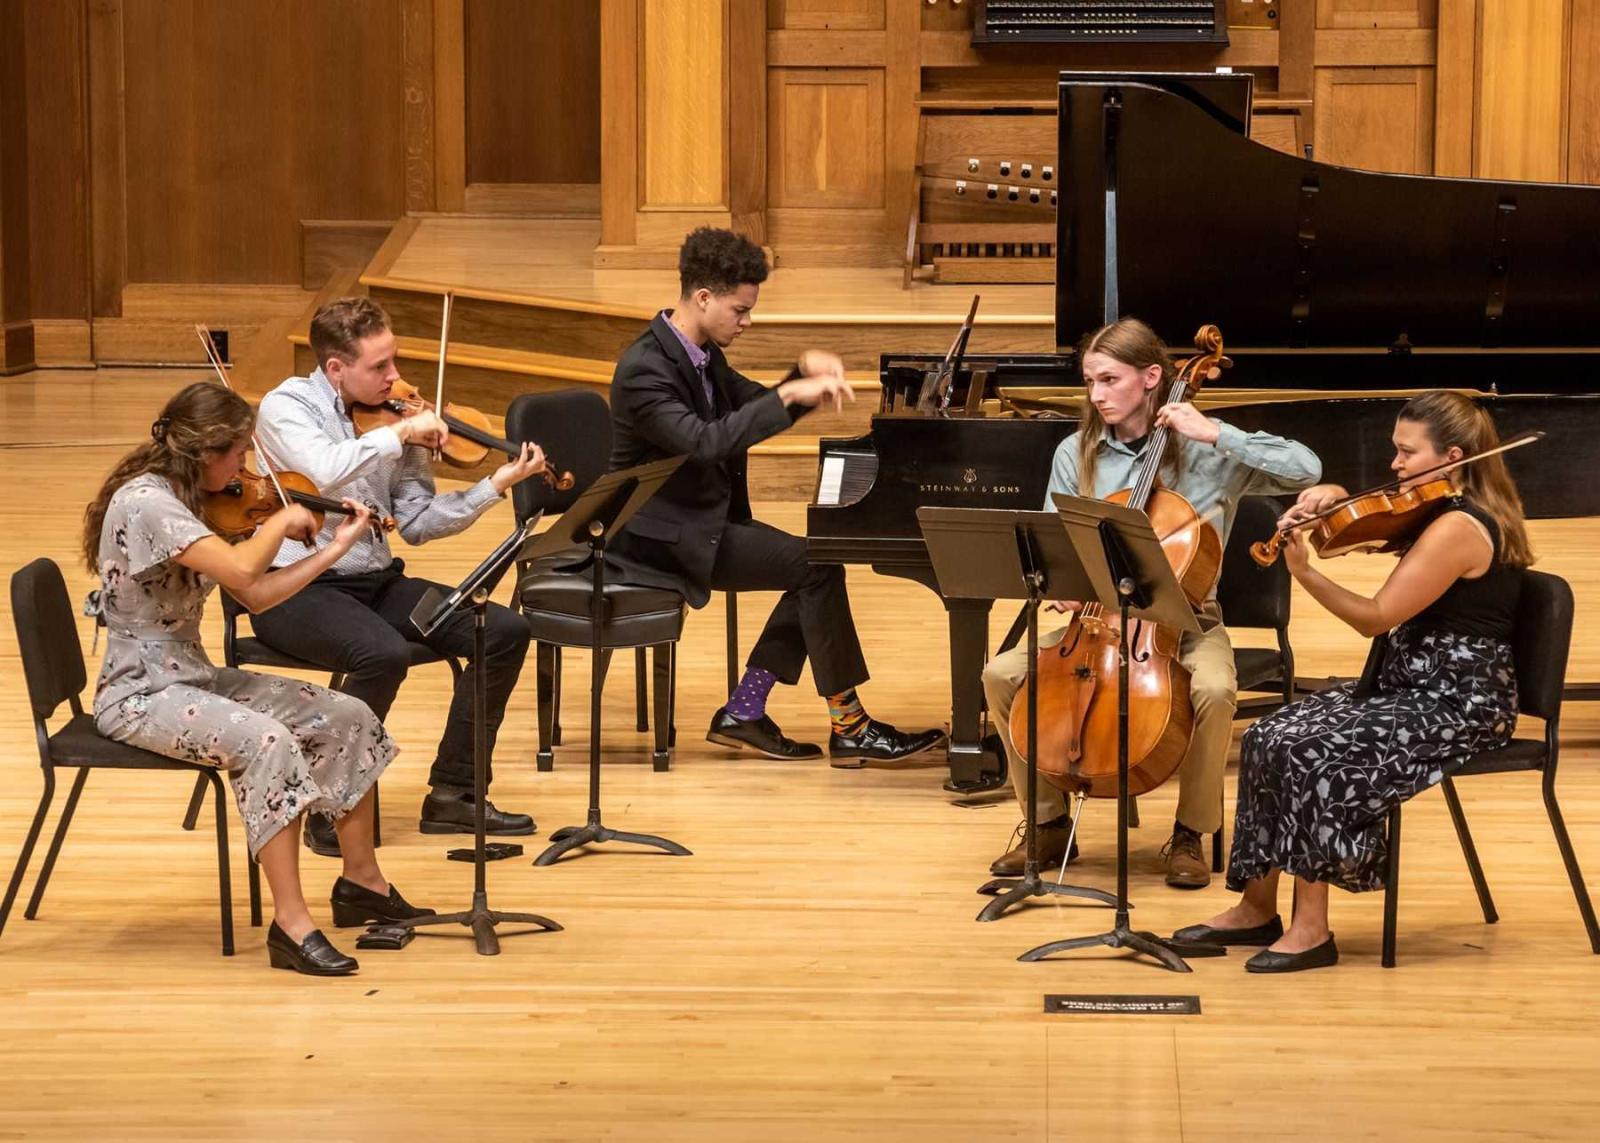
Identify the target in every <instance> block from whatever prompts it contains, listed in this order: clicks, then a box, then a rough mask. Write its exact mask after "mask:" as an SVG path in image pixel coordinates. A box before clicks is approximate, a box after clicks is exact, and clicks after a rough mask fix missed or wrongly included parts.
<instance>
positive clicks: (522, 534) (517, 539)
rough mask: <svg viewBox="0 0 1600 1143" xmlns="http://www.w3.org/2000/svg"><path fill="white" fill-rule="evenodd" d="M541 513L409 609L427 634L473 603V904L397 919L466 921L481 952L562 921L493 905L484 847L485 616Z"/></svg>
mask: <svg viewBox="0 0 1600 1143" xmlns="http://www.w3.org/2000/svg"><path fill="white" fill-rule="evenodd" d="M536 523H538V517H534V518H533V519H530V520H528V521H527V522H526V523H524V524H522V525H521V526H519V527H518V528H517V529H516V530H515V531H513V532H512V533H511V535H509V536H507V537H506V538H505V539H504V540H502V541H501V542H500V544H499V546H498V547H496V548H495V550H494V551H493V552H491V553H489V556H488V558H487V559H485V560H484V561H483V562H482V563H481V564H479V565H478V566H477V567H475V568H473V569H472V572H471V573H470V574H469V575H468V576H467V578H466V579H464V580H462V581H461V583H460V585H459V586H458V587H457V588H456V589H455V590H454V591H452V592H450V593H449V594H448V595H446V594H445V593H444V592H442V591H440V590H439V589H438V588H436V587H431V588H429V589H428V590H427V591H426V592H425V593H424V594H423V596H422V598H421V599H420V600H419V601H418V602H417V606H416V607H415V608H414V609H413V610H412V612H411V623H412V625H413V626H414V627H416V629H417V630H418V631H420V632H422V634H423V635H424V636H426V635H431V634H432V633H433V632H434V631H435V630H437V629H438V627H439V625H440V624H441V623H443V622H444V621H445V620H447V619H449V618H450V616H452V615H454V614H455V613H456V612H457V611H459V610H461V608H463V607H471V608H472V613H473V623H472V721H473V728H472V729H473V733H472V825H473V846H472V905H471V907H470V908H468V909H465V910H463V911H462V912H459V913H443V914H439V915H434V916H427V917H412V918H410V919H408V920H404V921H396V922H393V924H395V925H398V926H400V927H402V928H412V929H415V928H421V927H423V926H425V925H449V924H460V925H465V926H467V927H468V928H469V929H471V930H472V936H473V940H474V941H475V942H476V944H477V949H478V952H479V954H480V955H482V956H495V955H497V954H498V953H499V952H500V938H499V936H498V935H497V934H496V933H495V926H496V925H501V924H510V925H519V924H520V925H536V926H538V927H539V928H540V929H543V930H546V931H551V932H555V931H559V930H560V929H561V926H560V925H559V924H557V923H556V922H555V921H552V920H551V919H550V918H548V917H541V916H540V915H539V914H537V913H502V912H499V911H498V910H494V909H490V908H489V893H488V887H487V881H486V877H485V874H484V863H485V862H486V861H487V857H486V854H485V849H484V823H483V818H484V806H485V805H486V804H487V802H488V789H487V786H488V781H487V777H486V771H487V769H488V759H489V743H488V713H487V700H486V690H485V682H484V672H485V669H486V668H485V666H484V661H483V660H484V654H485V651H484V616H485V614H486V612H487V611H488V608H489V595H490V593H491V592H493V591H494V589H495V585H496V584H498V583H499V582H500V577H501V576H502V575H504V574H505V571H506V569H507V568H509V567H511V566H512V565H513V564H515V563H516V562H517V560H519V559H522V558H524V556H525V553H526V552H528V551H531V550H532V549H533V548H534V547H535V545H536V544H537V543H538V539H539V538H538V537H536V536H534V535H533V527H534V525H535V524H536Z"/></svg>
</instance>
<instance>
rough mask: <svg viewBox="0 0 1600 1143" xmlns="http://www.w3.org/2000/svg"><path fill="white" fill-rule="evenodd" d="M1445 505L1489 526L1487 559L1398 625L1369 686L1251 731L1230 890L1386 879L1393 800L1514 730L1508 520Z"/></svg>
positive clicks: (1319, 700) (1242, 759) (1297, 707)
mask: <svg viewBox="0 0 1600 1143" xmlns="http://www.w3.org/2000/svg"><path fill="white" fill-rule="evenodd" d="M1449 510H1450V511H1463V512H1467V513H1469V514H1470V515H1472V516H1473V518H1475V519H1477V520H1479V521H1481V522H1482V523H1483V524H1484V526H1485V527H1486V528H1487V529H1488V531H1489V536H1490V539H1491V540H1492V541H1493V542H1494V560H1493V562H1492V563H1491V564H1490V566H1489V570H1488V571H1487V572H1485V573H1484V574H1483V575H1482V576H1480V577H1478V578H1477V579H1472V580H1457V581H1456V582H1455V583H1454V584H1452V585H1451V586H1450V588H1449V590H1447V591H1446V592H1445V593H1444V595H1442V596H1440V597H1439V599H1438V600H1436V601H1435V602H1434V603H1433V604H1432V605H1430V606H1429V607H1428V608H1426V609H1425V610H1424V611H1422V612H1421V613H1420V614H1418V615H1416V616H1414V617H1413V618H1411V619H1410V620H1408V621H1407V622H1405V623H1403V624H1402V625H1400V626H1399V627H1397V628H1395V629H1394V630H1393V631H1391V632H1390V633H1389V642H1388V651H1387V653H1386V655H1385V656H1384V660H1383V666H1382V668H1381V670H1380V671H1379V673H1378V678H1377V680H1376V685H1375V686H1374V687H1373V688H1372V690H1371V691H1370V693H1358V691H1357V685H1356V684H1355V683H1347V684H1345V685H1344V686H1341V687H1336V688H1333V689H1331V690H1328V691H1324V692H1322V693H1320V694H1317V695H1313V696H1311V697H1309V698H1306V699H1304V700H1302V701H1300V702H1297V703H1294V704H1293V705H1291V706H1287V707H1284V708H1282V709H1281V710H1279V711H1276V712H1275V713H1273V714H1271V715H1269V716H1268V717H1266V718H1263V719H1262V720H1261V721H1259V722H1257V723H1256V724H1255V725H1254V726H1252V727H1251V728H1250V729H1249V730H1248V731H1246V732H1245V736H1244V741H1243V744H1242V745H1241V747H1240V750H1239V805H1238V812H1237V816H1236V818H1235V821H1234V834H1233V855H1232V858H1231V859H1230V861H1229V863H1228V887H1229V888H1230V889H1234V890H1242V889H1243V888H1244V886H1245V883H1246V882H1248V881H1252V880H1254V879H1256V878H1258V877H1262V876H1264V875H1265V874H1266V873H1268V872H1269V871H1270V870H1272V869H1283V870H1286V871H1287V872H1289V873H1290V874H1292V875H1294V876H1297V877H1304V878H1307V879H1309V880H1313V881H1326V882H1328V883H1329V884H1332V885H1337V886H1339V887H1340V888H1341V889H1348V890H1350V891H1351V892H1361V891H1364V890H1368V889H1380V888H1382V887H1383V877H1384V869H1385V863H1386V860H1387V857H1388V843H1387V837H1386V831H1385V828H1384V826H1385V818H1386V816H1387V814H1388V812H1389V810H1390V808H1391V807H1393V806H1396V805H1398V804H1400V803H1401V802H1404V801H1405V800H1407V799H1408V798H1411V797H1412V796H1414V795H1416V794H1419V793H1421V792H1422V791H1423V790H1426V789H1427V788H1428V787H1430V786H1433V785H1437V784H1438V783H1439V782H1440V781H1441V780H1443V778H1444V777H1445V776H1446V775H1447V774H1449V773H1451V772H1452V771H1453V770H1454V769H1456V768H1457V767H1459V766H1460V765H1461V763H1463V762H1464V761H1466V759H1467V758H1469V757H1471V756H1472V755H1473V754H1475V753H1477V752H1478V751H1480V750H1487V749H1491V748H1493V747H1496V746H1500V745H1502V744H1504V743H1505V741H1506V740H1507V739H1509V738H1510V737H1511V732H1512V730H1513V729H1515V727H1516V722H1517V684H1516V675H1515V673H1514V671H1513V669H1512V660H1511V631H1512V627H1511V624H1512V620H1513V618H1514V616H1515V614H1516V607H1517V593H1518V591H1519V589H1520V586H1521V570H1520V569H1519V568H1516V567H1513V566H1511V565H1509V564H1505V563H1502V562H1501V561H1500V535H1499V528H1498V527H1497V526H1496V525H1495V523H1494V521H1493V519H1492V518H1491V517H1489V515H1488V514H1487V513H1486V512H1484V511H1483V510H1482V509H1481V508H1479V507H1478V506H1477V505H1475V504H1471V503H1469V502H1467V501H1464V500H1463V501H1459V502H1458V503H1457V504H1456V505H1455V506H1454V507H1453V508H1451V509H1449Z"/></svg>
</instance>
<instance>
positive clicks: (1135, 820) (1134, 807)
mask: <svg viewBox="0 0 1600 1143" xmlns="http://www.w3.org/2000/svg"><path fill="white" fill-rule="evenodd" d="M1128 828H1129V829H1138V828H1139V799H1138V798H1129V799H1128Z"/></svg>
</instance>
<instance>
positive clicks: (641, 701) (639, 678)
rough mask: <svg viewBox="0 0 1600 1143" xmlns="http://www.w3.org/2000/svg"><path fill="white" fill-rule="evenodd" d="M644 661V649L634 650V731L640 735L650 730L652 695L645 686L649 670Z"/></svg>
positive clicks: (637, 648)
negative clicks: (646, 673)
mask: <svg viewBox="0 0 1600 1143" xmlns="http://www.w3.org/2000/svg"><path fill="white" fill-rule="evenodd" d="M648 669H649V668H647V667H646V666H645V661H644V648H643V647H635V648H634V649H633V709H634V716H635V720H636V725H635V726H634V729H635V730H637V731H638V732H639V733H640V734H643V733H644V732H645V731H647V730H649V729H650V694H649V687H648V686H647V685H646V684H645V672H646V671H647V670H648Z"/></svg>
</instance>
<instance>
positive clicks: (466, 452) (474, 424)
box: [350, 381, 574, 492]
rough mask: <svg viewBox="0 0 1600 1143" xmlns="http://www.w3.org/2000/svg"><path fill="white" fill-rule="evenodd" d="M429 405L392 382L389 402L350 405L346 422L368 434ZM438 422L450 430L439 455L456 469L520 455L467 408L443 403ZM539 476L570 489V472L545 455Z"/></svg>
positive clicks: (430, 404)
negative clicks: (560, 469)
mask: <svg viewBox="0 0 1600 1143" xmlns="http://www.w3.org/2000/svg"><path fill="white" fill-rule="evenodd" d="M433 407H434V406H433V402H432V401H429V400H427V399H426V398H424V397H423V396H422V393H421V391H420V390H419V389H418V388H417V387H416V386H415V385H412V384H411V383H410V382H407V381H396V382H395V383H394V387H393V388H392V389H391V390H390V391H389V399H388V400H387V401H383V402H382V403H380V404H377V405H352V406H350V419H351V421H352V422H353V423H354V425H355V428H356V434H357V435H358V436H359V435H360V434H362V433H369V432H371V431H372V430H373V429H376V428H380V427H383V426H385V425H397V424H399V423H400V422H401V421H403V420H405V419H406V418H407V417H412V416H415V415H416V414H418V413H421V412H426V411H431V410H433ZM439 419H440V420H442V421H443V422H444V423H445V425H446V426H447V427H448V428H449V429H450V435H449V436H448V437H446V438H445V441H444V445H443V447H442V448H441V449H440V454H441V455H442V456H443V458H444V459H445V461H446V462H447V463H449V464H452V465H455V466H456V467H458V468H475V467H477V466H478V465H480V464H482V463H483V462H484V459H485V458H486V457H487V456H488V455H489V453H490V452H503V453H505V454H506V455H507V456H511V457H518V456H521V455H522V446H521V445H516V444H512V443H511V442H510V441H508V440H506V439H504V438H503V437H497V436H495V435H494V434H493V433H491V432H490V431H489V418H488V417H486V416H485V415H484V414H483V413H481V412H479V411H478V410H477V409H474V408H472V407H471V406H468V405H457V404H453V403H447V404H446V405H445V407H444V411H443V412H441V413H440V414H439ZM539 475H541V476H543V477H544V479H545V481H546V483H548V484H549V485H550V487H551V488H554V489H557V490H559V491H562V492H565V491H566V490H568V489H570V488H571V487H572V486H573V483H574V480H573V476H572V473H570V472H557V471H556V465H555V462H554V461H553V460H552V459H551V458H550V456H549V455H548V454H546V456H545V468H544V471H543V472H542V473H540V474H539Z"/></svg>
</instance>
